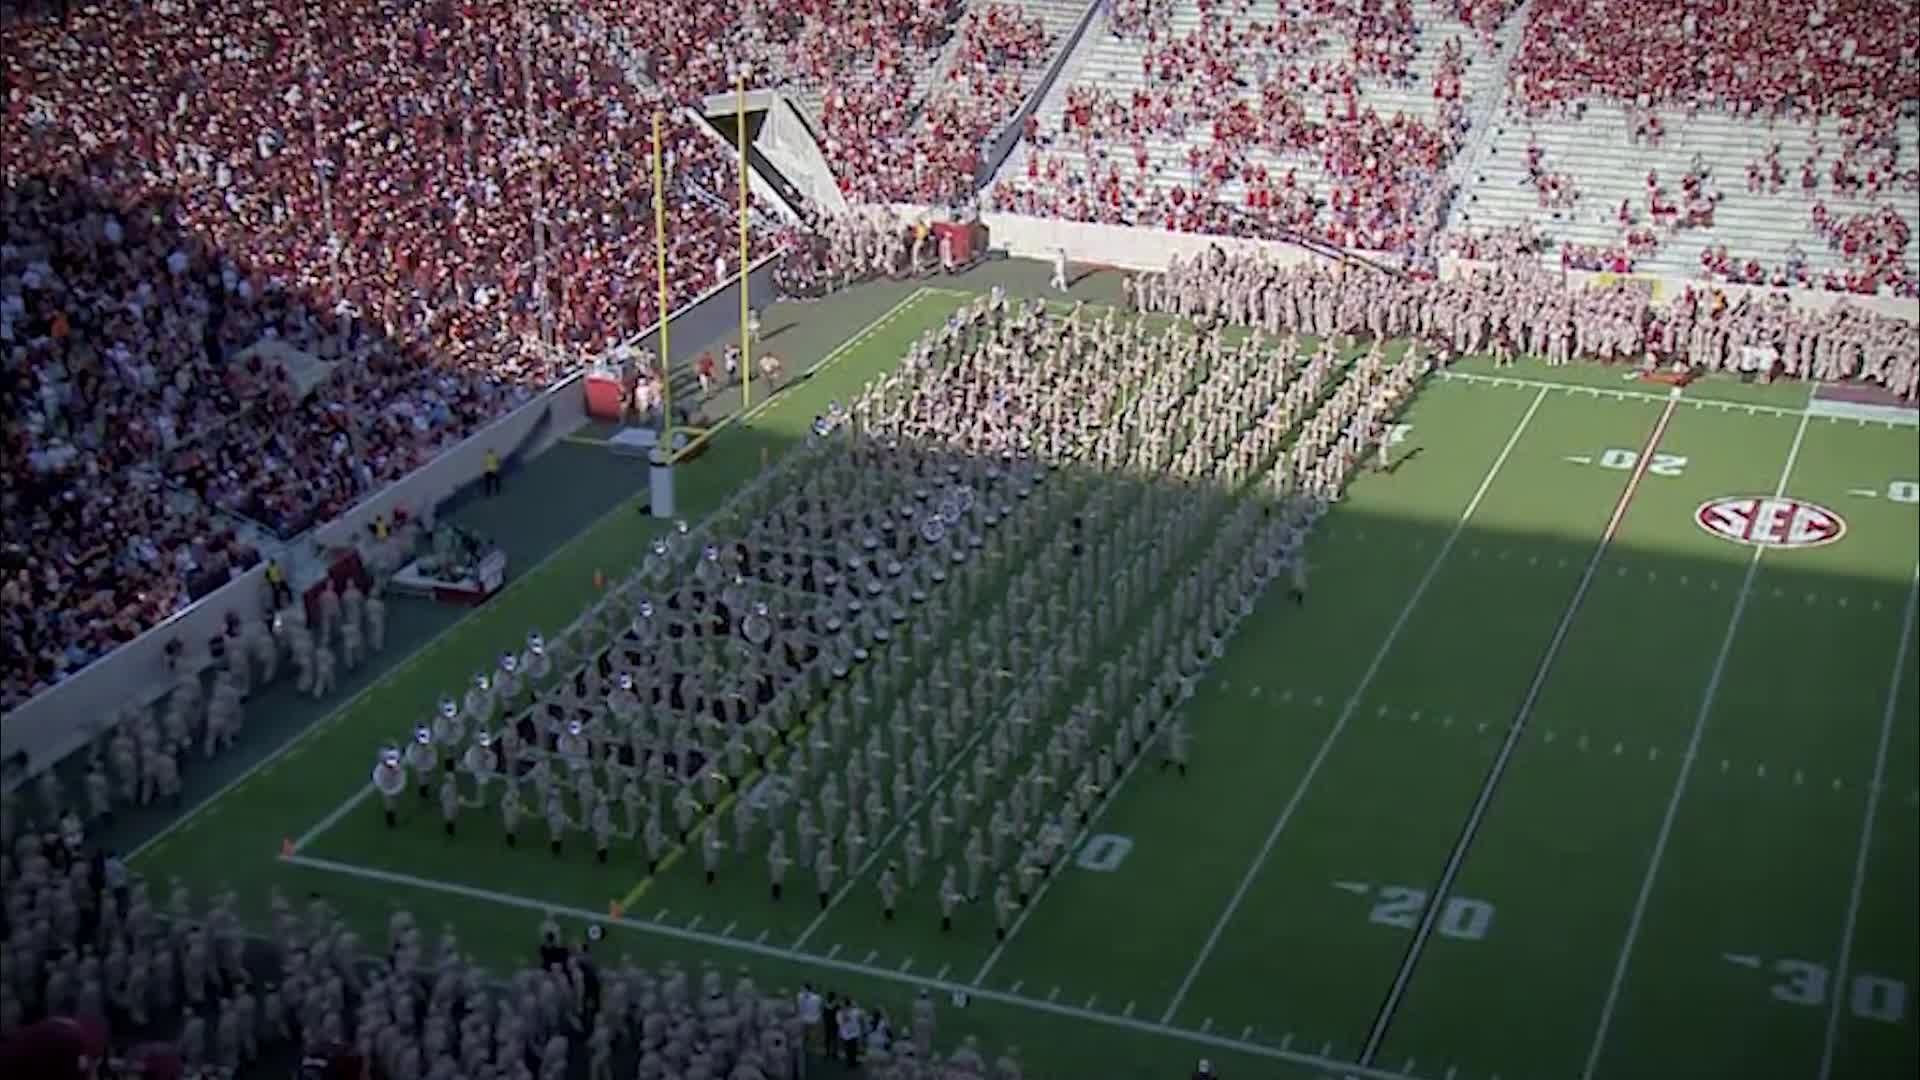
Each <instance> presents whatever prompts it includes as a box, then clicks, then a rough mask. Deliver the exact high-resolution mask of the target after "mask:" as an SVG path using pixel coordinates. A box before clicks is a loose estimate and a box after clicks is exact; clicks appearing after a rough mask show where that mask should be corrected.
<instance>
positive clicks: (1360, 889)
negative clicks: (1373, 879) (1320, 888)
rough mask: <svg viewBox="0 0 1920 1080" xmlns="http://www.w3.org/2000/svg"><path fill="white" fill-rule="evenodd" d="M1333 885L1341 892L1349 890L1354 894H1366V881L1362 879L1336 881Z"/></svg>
mask: <svg viewBox="0 0 1920 1080" xmlns="http://www.w3.org/2000/svg"><path fill="white" fill-rule="evenodd" d="M1333 887H1334V888H1336V889H1339V890H1340V891H1341V892H1350V893H1352V894H1353V895H1355V896H1365V895H1367V883H1366V882H1364V881H1336V882H1334V883H1333Z"/></svg>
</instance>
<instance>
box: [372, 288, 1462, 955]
mask: <svg viewBox="0 0 1920 1080" xmlns="http://www.w3.org/2000/svg"><path fill="white" fill-rule="evenodd" d="M1155 322H1158V320H1155ZM1152 327H1153V324H1152V323H1150V322H1149V321H1148V320H1147V319H1145V318H1141V317H1136V318H1132V319H1127V318H1122V317H1119V316H1118V315H1117V314H1116V313H1115V312H1113V311H1108V312H1107V313H1106V314H1105V316H1104V317H1102V318H1098V319H1095V318H1092V317H1091V316H1089V315H1088V314H1087V313H1086V312H1084V311H1083V310H1082V309H1079V308H1076V309H1074V310H1073V312H1072V313H1070V314H1067V315H1065V316H1064V317H1062V316H1061V315H1058V314H1049V313H1048V312H1047V311H1046V310H1045V308H1044V306H1043V305H1042V304H1041V303H1040V302H1039V301H1032V302H1025V303H1022V302H1017V301H1011V300H1009V299H1008V298H1007V297H1006V296H1004V295H1003V294H1001V293H999V292H998V291H996V292H995V293H994V294H993V295H992V296H990V297H981V298H980V299H978V300H977V301H975V302H974V303H972V304H970V305H969V306H967V307H966V308H965V309H963V310H962V311H960V312H959V313H957V314H956V315H955V316H953V317H952V318H951V319H950V320H949V321H948V322H947V324H946V325H945V326H944V327H942V328H940V329H939V330H937V331H934V332H931V333H929V334H928V335H926V336H925V337H923V338H922V339H921V340H920V341H918V342H917V343H915V344H914V345H913V346H912V348H911V350H910V352H909V354H908V356H907V357H906V360H905V362H904V363H903V364H902V365H901V367H900V368H899V369H898V370H897V371H896V372H894V373H893V374H890V375H888V376H886V377H884V378H883V379H881V380H879V381H878V382H876V383H873V384H870V385H869V386H868V388H867V389H866V391H865V392H864V393H863V394H862V395H861V397H860V398H859V400H857V401H856V402H855V403H854V404H853V405H852V406H851V407H850V408H841V407H839V406H838V405H836V406H835V407H834V408H833V409H832V411H831V412H830V413H829V414H828V415H827V416H823V417H821V418H820V419H819V420H818V422H817V423H816V425H815V428H814V435H813V437H812V438H810V439H809V440H808V443H807V445H806V446H805V447H804V448H803V449H800V450H797V451H796V452H794V453H793V454H790V455H788V457H787V458H786V459H785V460H784V461H783V462H782V464H781V466H780V467H779V468H778V469H777V470H775V471H774V472H772V473H769V474H767V477H766V478H765V479H763V481H762V482H759V483H756V484H755V485H753V486H752V487H751V488H749V489H748V490H747V491H745V492H743V493H742V495H741V496H739V497H737V498H736V500H735V501H734V502H733V503H731V504H729V506H728V507H727V508H726V509H724V510H723V511H722V512H721V513H719V514H718V515H716V518H715V519H714V521H712V522H710V523H709V524H708V525H707V526H703V527H702V529H700V530H698V531H697V532H696V531H695V530H690V529H688V528H687V527H686V526H685V525H684V523H682V524H680V525H678V526H677V527H676V528H675V529H674V530H672V531H671V532H670V533H669V534H668V535H667V536H663V537H661V538H659V539H657V540H656V541H654V544H653V550H652V556H651V558H649V559H648V560H647V561H646V564H645V565H644V566H643V567H642V569H641V570H639V571H638V572H637V573H636V574H635V575H634V576H633V577H632V578H631V579H629V580H627V581H625V582H621V583H618V584H617V585H615V586H614V587H613V588H611V589H609V590H608V593H607V595H606V596H605V597H604V598H603V599H602V600H601V601H600V602H599V603H598V604H596V605H595V607H594V608H593V609H592V610H591V611H590V612H589V613H588V614H587V616H586V617H585V618H584V619H582V620H581V622H580V623H578V624H576V626H575V627H574V628H572V629H570V630H569V631H568V632H566V633H565V634H563V635H562V636H561V639H560V640H558V641H556V642H555V643H553V644H552V645H549V644H548V643H547V642H545V641H544V640H543V639H542V638H541V636H540V635H539V634H537V633H536V634H532V635H529V637H528V639H527V643H526V647H525V649H524V650H520V651H516V652H510V653H507V654H503V655H502V657H501V659H500V662H499V665H498V668H497V670H496V671H493V672H489V673H484V674H481V675H478V676H476V677H475V679H474V682H473V685H472V687H471V688H470V689H469V690H468V691H467V692H466V694H465V695H464V698H463V699H460V700H456V699H455V698H454V697H452V696H451V695H449V696H447V697H445V698H443V699H442V700H441V702H440V705H439V710H438V712H437V714H436V715H435V716H433V717H432V718H430V719H429V720H427V721H426V722H423V723H421V724H420V725H419V726H418V727H416V728H415V730H414V732H413V734H412V738H411V740H410V741H409V742H408V743H407V744H406V748H405V749H404V750H403V749H402V748H401V745H400V744H398V743H396V744H392V745H388V746H386V747H384V748H382V749H381V750H380V751H379V754H378V757H377V762H376V764H375V766H374V773H373V782H374V786H375V787H376V788H377V789H378V791H379V793H380V795H381V797H382V801H383V812H384V814H385V818H386V821H387V823H388V824H389V825H390V826H396V827H397V826H399V825H400V824H402V823H403V821H404V819H406V818H407V817H408V816H409V815H410V811H409V810H408V806H409V804H414V805H424V806H429V807H430V806H431V805H432V804H433V802H434V800H435V798H436V796H437V801H438V809H439V811H440V814H439V817H440V821H441V825H442V828H443V829H444V830H445V832H446V834H447V835H448V836H449V837H454V836H458V835H460V833H459V825H460V823H461V821H462V820H463V818H464V816H465V815H466V814H467V813H468V812H469V811H474V810H479V809H482V808H491V812H492V813H497V814H498V815H499V820H500V823H501V826H502V832H503V833H504V837H505V841H506V843H508V844H516V843H517V842H518V838H519V834H520V831H521V826H522V825H523V824H524V823H525V821H526V819H528V818H530V817H531V818H534V819H536V820H537V822H538V823H539V824H540V825H542V826H543V835H544V839H545V840H546V842H547V844H548V846H549V848H550V850H551V852H552V853H553V854H554V855H555V856H562V855H564V854H565V852H566V850H567V848H568V846H569V845H570V843H571V842H572V841H573V840H574V839H575V837H576V836H577V835H584V837H585V840H586V843H587V844H588V845H589V846H590V847H591V848H592V850H593V851H594V854H595V857H596V858H597V859H599V860H600V861H602V862H607V861H611V860H614V859H616V858H618V859H622V860H623V861H625V860H626V859H628V858H631V859H632V861H633V862H634V863H637V864H639V865H641V866H644V867H645V868H646V872H647V873H648V874H654V873H662V872H665V871H664V870H663V869H662V866H663V864H664V863H665V862H666V860H667V858H668V856H669V855H670V853H672V852H673V851H675V850H676V849H681V850H684V851H685V853H686V854H687V856H688V858H689V861H695V860H697V862H698V864H699V866H700V872H702V873H703V874H704V878H705V880H706V881H707V882H708V883H710V884H711V883H713V882H714V881H716V880H717V879H718V878H719V876H720V875H722V874H732V873H736V872H741V871H743V870H745V869H746V868H747V867H748V866H749V865H750V864H751V861H758V862H759V863H761V865H762V866H763V868H764V870H763V872H764V873H765V875H766V877H765V880H766V883H767V887H768V898H769V902H780V901H781V900H782V899H783V895H784V892H783V887H784V885H785V883H786V879H787V876H788V874H789V873H790V872H794V871H797V872H798V873H800V874H803V875H805V876H806V877H807V878H809V879H810V881H811V883H812V884H813V885H814V887H815V888H814V890H813V894H814V895H813V899H814V901H815V902H816V903H817V904H818V905H819V907H820V909H821V910H822V911H823V912H824V911H826V910H828V909H830V908H832V907H834V906H836V905H838V904H839V903H840V902H842V900H844V898H845V897H846V895H847V894H848V893H849V892H850V891H851V890H852V889H853V888H854V887H855V886H856V885H858V884H860V883H863V882H871V887H872V888H873V890H874V893H875V900H876V903H875V905H874V907H875V911H876V913H877V914H879V915H880V916H881V917H882V918H883V919H885V920H888V921H891V920H893V919H894V918H895V917H896V915H898V916H901V917H908V916H911V917H916V918H924V919H933V918H938V919H939V922H940V925H941V927H942V929H943V930H947V931H954V930H956V929H957V928H958V926H959V925H960V924H961V923H963V922H964V923H970V924H971V925H975V926H979V927H981V928H982V929H984V927H985V926H986V925H988V920H990V924H991V925H992V926H993V927H994V928H995V932H996V933H997V934H998V935H1000V936H1002V937H1004V936H1005V935H1006V934H1007V933H1008V932H1010V930H1011V927H1012V923H1013V921H1014V919H1015V918H1016V916H1017V913H1018V912H1019V910H1020V908H1021V906H1022V905H1023V904H1025V903H1027V902H1028V901H1029V900H1030V899H1031V898H1032V897H1033V896H1034V894H1035V893H1036V892H1037V891H1038V889H1039V888H1040V885H1041V883H1042V881H1043V880H1044V879H1045V878H1046V876H1047V875H1048V874H1049V873H1050V872H1051V871H1053V870H1054V869H1056V868H1057V867H1059V866H1060V865H1061V863H1062V862H1063V860H1064V857H1065V856H1066V855H1068V854H1069V853H1070V852H1071V850H1072V849H1073V848H1074V846H1075V844H1076V842H1077V834H1079V833H1081V832H1082V831H1083V830H1084V829H1085V828H1086V827H1087V826H1088V825H1089V823H1090V821H1091V817H1092V815H1093V814H1094V813H1095V811H1096V810H1097V809H1098V807H1099V806H1100V805H1101V803H1102V801H1103V800H1104V799H1105V798H1107V796H1108V795H1109V794H1110V793H1111V792H1112V791H1113V790H1114V789H1115V788H1116V787H1117V786H1118V784H1119V783H1120V782H1121V780H1122V779H1123V778H1124V777H1125V776H1126V775H1127V774H1128V773H1129V772H1130V771H1131V770H1132V769H1133V768H1135V767H1136V766H1137V765H1138V764H1139V763H1140V762H1141V761H1142V760H1145V759H1146V758H1148V757H1150V756H1153V755H1154V754H1155V753H1157V754H1158V755H1159V757H1160V759H1161V760H1162V763H1163V765H1172V766H1178V771H1179V772H1180V774H1182V775H1184V773H1185V766H1186V762H1187V756H1188V752H1189V747H1190V743H1191V740H1192V734H1191V729H1190V724H1189V721H1188V718H1187V717H1186V715H1185V707H1186V702H1187V701H1188V699H1190V698H1191V697H1192V696H1193V694H1194V692H1195V689H1196V687H1197V685H1198V683H1199V681H1200V680H1201V678H1202V677H1203V674H1204V672H1205V671H1206V669H1207V667H1208V666H1209V665H1210V664H1211V663H1212V662H1213V661H1214V660H1215V659H1217V658H1219V657H1220V656H1221V655H1223V653H1224V651H1225V648H1226V643H1227V640H1228V638H1229V636H1230V635H1231V633H1232V632H1233V630H1234V628H1235V627H1236V626H1237V625H1238V623H1239V622H1240V620H1242V619H1243V618H1245V617H1246V616H1247V615H1248V614H1250V613H1251V612H1252V610H1253V607H1254V604H1255V602H1256V600H1257V598H1258V596H1259V595H1260V593H1261V592H1262V591H1263V590H1264V588H1265V587H1266V586H1267V585H1268V584H1269V583H1270V582H1271V581H1273V580H1274V579H1275V578H1277V577H1280V576H1283V575H1285V576H1286V577H1287V578H1288V579H1289V581H1290V583H1291V587H1292V590H1293V592H1294V595H1295V597H1296V599H1301V600H1303V599H1304V596H1305V590H1306V569H1307V567H1306V562H1305V559H1304V555H1303V551H1304V541H1305V538H1306V536H1307V534H1308V532H1309V530H1310V529H1311V528H1312V526H1313V525H1314V523H1315V522H1316V521H1317V520H1318V519H1319V518H1320V516H1321V515H1322V514H1323V513H1324V512H1325V510H1326V508H1327V506H1328V504H1329V503H1330V502H1331V501H1332V500H1334V499H1336V498H1338V497H1339V493H1340V491H1341V489H1342V487H1343V486H1344V485H1345V483H1346V482H1347V480H1348V478H1349V476H1350V475H1351V474H1352V471H1353V470H1354V469H1355V468H1356V467H1357V466H1358V465H1359V463H1360V462H1361V461H1362V460H1363V459H1364V458H1365V457H1366V455H1367V454H1369V453H1370V452H1372V451H1373V450H1374V449H1375V448H1376V447H1378V446H1380V445H1381V444H1383V443H1384V440H1385V432H1386V428H1387V425H1388V423H1389V422H1390V420H1391V419H1392V417H1393V416H1394V415H1395V414H1396V413H1397V411H1398V410H1399V409H1400V408H1401V406H1402V405H1403V404H1404V403H1405V402H1406V401H1407V399H1408V398H1409V397H1410V395H1411V393H1412V391H1413V390H1414V388H1415V385H1416V384H1417V382H1418V381H1419V379H1420V378H1421V376H1422V375H1423V374H1424V373H1425V371H1426V370H1427V369H1428V366H1429V365H1428V364H1427V362H1426V361H1425V360H1424V359H1423V358H1422V357H1421V355H1420V352H1419V350H1418V348H1417V347H1416V348H1414V349H1411V350H1409V351H1408V353H1407V354H1406V355H1405V356H1404V357H1403V358H1402V359H1399V360H1397V361H1389V360H1388V359H1387V357H1386V356H1385V355H1384V354H1383V353H1382V351H1381V350H1380V348H1379V346H1378V345H1375V346H1373V347H1371V348H1369V349H1368V350H1366V351H1364V352H1361V353H1359V354H1358V355H1352V354H1343V353H1342V352H1341V351H1340V350H1338V349H1337V348H1336V347H1335V346H1334V345H1333V344H1331V343H1327V344H1323V345H1321V346H1320V347H1319V348H1318V349H1317V350H1316V351H1314V352H1313V353H1311V354H1309V355H1303V354H1302V353H1301V351H1300V348H1299V345H1298V343H1297V342H1296V341H1295V340H1294V339H1293V338H1291V337H1289V338H1287V339H1285V340H1282V341H1280V342H1279V343H1278V344H1277V345H1276V344H1275V343H1274V342H1272V341H1270V340H1269V339H1267V338H1266V337H1265V336H1264V335H1263V334H1262V333H1260V332H1258V331H1256V332H1255V333H1254V334H1253V335H1252V336H1250V337H1247V338H1245V339H1244V340H1241V341H1239V342H1237V343H1230V342H1229V340H1228V338H1227V336H1226V335H1225V334H1224V333H1223V332H1222V331H1221V330H1219V329H1217V328H1216V329H1213V330H1207V331H1203V332H1201V333H1200V334H1198V335H1196V334H1194V333H1193V332H1192V331H1191V330H1189V329H1187V328H1185V327H1180V326H1168V327H1166V328H1164V329H1162V330H1155V329H1153V328H1152ZM775 477H777V478H778V479H774V478H775ZM1163 581H1170V582H1175V583H1176V584H1175V585H1174V586H1173V587H1172V588H1171V589H1170V590H1162V589H1161V588H1160V587H1159V584H1158V583H1160V582H1163ZM1162 597H1167V598H1168V599H1166V600H1164V601H1163V600H1162V599H1161V598H1162ZM596 641H598V642H603V644H599V645H595V644H594V642H596ZM409 788H412V789H413V791H414V792H416V793H417V795H416V796H415V797H413V798H409V794H408V789H409ZM429 812H430V811H429ZM622 849H625V850H626V851H627V852H629V853H631V854H630V855H621V854H617V853H619V852H621V851H622ZM635 856H637V857H635ZM981 901H987V902H988V903H987V912H988V914H987V915H986V916H984V917H982V918H981V919H979V920H977V921H976V920H973V919H970V917H969V916H968V915H967V914H966V913H965V912H966V911H967V910H968V908H967V907H966V905H970V904H973V903H975V902H981Z"/></svg>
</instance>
